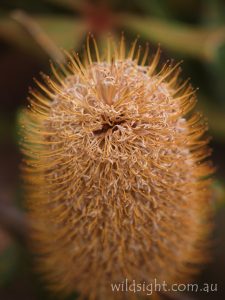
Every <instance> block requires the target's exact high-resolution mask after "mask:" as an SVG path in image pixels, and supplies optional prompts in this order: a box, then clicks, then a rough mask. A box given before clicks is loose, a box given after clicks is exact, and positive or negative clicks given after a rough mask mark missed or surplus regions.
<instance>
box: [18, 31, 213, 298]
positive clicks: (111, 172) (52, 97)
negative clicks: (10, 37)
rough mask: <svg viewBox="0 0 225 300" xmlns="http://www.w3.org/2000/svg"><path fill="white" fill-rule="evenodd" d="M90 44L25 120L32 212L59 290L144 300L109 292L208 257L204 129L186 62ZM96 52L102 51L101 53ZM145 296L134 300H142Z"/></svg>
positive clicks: (34, 96) (187, 273) (41, 91)
mask: <svg viewBox="0 0 225 300" xmlns="http://www.w3.org/2000/svg"><path fill="white" fill-rule="evenodd" d="M148 52H149V47H148V45H147V46H146V50H145V52H144V53H143V54H141V48H140V47H139V48H138V47H137V40H136V41H135V42H134V43H133V45H132V47H131V49H130V51H129V53H127V51H126V47H125V41H124V37H123V35H122V37H121V41H120V43H119V45H117V44H116V42H114V40H113V38H111V37H109V38H108V40H107V51H106V53H105V55H104V56H102V55H101V54H100V53H99V49H98V47H97V44H96V41H95V39H94V38H93V37H91V36H88V38H87V48H86V51H85V54H84V59H83V60H81V59H80V58H79V56H78V54H76V53H72V52H65V53H66V56H67V58H68V64H67V65H65V66H58V67H55V66H53V65H51V67H52V75H51V76H46V75H43V77H44V79H45V81H46V84H43V83H40V82H38V81H36V82H37V85H38V89H37V90H31V91H30V94H31V96H30V99H29V102H30V106H29V108H28V109H26V111H25V113H24V115H23V118H22V120H21V123H22V126H21V129H22V135H23V140H22V146H21V148H22V151H23V153H24V158H25V159H24V160H25V163H24V165H23V178H24V181H25V190H26V199H27V201H26V203H27V208H28V210H29V216H30V218H31V220H32V223H33V224H34V225H33V230H32V232H31V245H32V250H33V251H34V253H35V254H36V260H37V261H36V265H37V269H38V270H39V271H40V272H41V273H42V274H43V276H44V278H45V279H46V282H47V284H48V286H49V288H50V289H51V290H53V291H54V292H56V293H62V294H63V295H67V294H70V293H72V292H74V291H76V292H78V293H79V294H80V295H81V298H82V297H83V298H84V299H101V300H105V299H137V298H138V297H139V296H140V295H142V296H145V295H146V293H145V292H143V293H141V292H140V293H138V294H133V293H124V292H122V291H121V292H113V291H112V287H111V284H113V283H118V282H123V281H124V280H125V279H127V280H128V282H131V283H132V280H135V281H136V283H142V282H148V283H151V282H153V281H154V279H157V281H158V282H159V283H160V282H163V281H166V282H167V284H172V283H174V282H176V283H177V282H186V281H188V280H190V278H192V276H193V275H194V274H195V273H196V272H197V271H198V269H199V266H200V265H201V264H202V263H203V262H204V261H205V259H206V258H207V257H206V256H207V255H206V254H205V253H206V252H207V251H206V250H207V240H208V234H209V232H210V228H211V224H210V223H211V221H210V219H211V205H210V199H211V193H210V176H209V175H210V174H211V173H212V172H213V168H212V166H211V163H210V161H209V160H208V156H209V155H210V149H209V148H208V146H207V144H208V142H209V138H208V137H207V135H206V134H205V133H206V130H207V125H206V124H205V121H204V119H203V117H202V115H201V114H199V113H196V112H193V108H194V106H195V103H196V95H195V91H194V90H193V88H192V87H191V86H190V84H189V83H188V81H185V82H181V81H180V79H179V78H180V68H179V64H176V65H173V64H172V63H171V62H167V63H166V64H165V65H163V66H162V67H160V66H159V65H160V64H159V60H160V50H159V49H158V50H157V52H156V54H155V55H153V58H152V59H151V60H150V62H149V63H147V60H148V56H149V55H148ZM93 53H94V54H93ZM136 297H137V298H136Z"/></svg>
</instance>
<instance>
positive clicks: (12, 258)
mask: <svg viewBox="0 0 225 300" xmlns="http://www.w3.org/2000/svg"><path fill="white" fill-rule="evenodd" d="M18 252H19V251H18V248H17V246H16V245H15V244H12V245H10V246H9V247H8V248H7V249H6V250H5V251H3V252H2V253H1V254H0V286H3V285H5V284H6V283H8V282H9V281H10V280H11V278H12V277H13V275H14V274H15V271H16V269H17V266H18V264H19V253H18Z"/></svg>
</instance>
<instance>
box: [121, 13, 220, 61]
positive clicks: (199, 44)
mask: <svg viewBox="0 0 225 300" xmlns="http://www.w3.org/2000/svg"><path fill="white" fill-rule="evenodd" d="M120 25H123V26H124V27H125V28H127V29H129V30H131V31H133V32H137V33H139V34H140V35H141V36H142V37H144V38H146V39H149V40H150V41H153V42H155V43H161V44H162V46H163V47H166V48H167V49H168V50H171V51H174V52H177V53H180V54H183V55H186V56H191V57H195V58H198V59H200V60H203V61H208V62H209V61H213V60H214V58H215V53H216V51H217V49H218V48H219V47H220V46H221V45H222V44H224V43H225V27H217V28H216V29H210V28H203V27H202V28H199V27H197V28H196V27H191V26H188V25H185V24H184V23H178V22H176V23H172V22H166V21H163V20H160V19H155V18H140V17H136V16H132V15H123V16H121V18H120Z"/></svg>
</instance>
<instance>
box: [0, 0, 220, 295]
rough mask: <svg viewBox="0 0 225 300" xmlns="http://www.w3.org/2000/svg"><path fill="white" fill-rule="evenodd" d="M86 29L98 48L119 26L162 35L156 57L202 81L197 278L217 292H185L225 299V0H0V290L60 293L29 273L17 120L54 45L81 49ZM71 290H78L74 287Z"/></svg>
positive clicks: (147, 36) (130, 33) (153, 40)
mask: <svg viewBox="0 0 225 300" xmlns="http://www.w3.org/2000/svg"><path fill="white" fill-rule="evenodd" d="M89 31H91V32H92V33H94V34H95V37H96V38H97V40H98V41H99V45H100V47H101V44H103V42H102V41H104V38H105V36H106V35H107V34H108V32H113V33H115V34H118V36H120V34H121V32H122V31H124V32H125V36H126V41H127V44H128V45H130V44H131V42H132V41H133V39H134V38H135V37H136V36H137V35H140V38H139V43H140V44H142V45H145V42H146V41H149V43H150V46H151V47H150V49H151V51H152V53H154V51H155V49H156V47H157V45H158V43H160V44H161V48H162V50H163V55H162V60H167V59H168V58H171V57H172V58H174V59H175V60H181V59H183V60H184V63H183V65H182V68H183V77H184V78H187V77H189V76H190V77H191V81H192V83H193V86H194V87H199V91H198V99H199V101H198V106H199V108H200V109H201V110H203V112H204V113H205V115H206V116H207V117H208V121H209V127H210V134H211V135H212V137H213V140H212V142H211V146H212V148H213V161H214V164H215V166H216V167H217V173H216V175H215V180H214V183H213V190H214V193H213V194H214V195H213V197H214V201H215V205H214V206H215V214H216V215H215V223H216V224H215V229H214V233H213V238H212V239H213V244H212V260H211V261H210V262H209V263H208V265H206V266H205V268H204V269H203V270H202V272H201V274H200V275H199V276H198V277H197V278H196V282H197V283H199V284H202V283H204V282H207V283H209V284H211V283H212V284H215V283H217V284H218V291H217V292H211V293H206V292H198V293H191V294H190V295H189V296H190V297H192V298H194V299H216V300H219V299H224V298H225V1H224V0H188V1H180V0H124V1H121V0H108V1H85V0H83V1H78V0H77V1H76V0H32V1H31V0H0V145H1V147H0V299H1V300H14V299H17V300H20V299H21V300H37V299H38V300H39V299H41V300H45V299H46V300H48V299H60V298H58V297H56V296H55V295H54V296H51V295H49V293H48V292H47V291H46V290H45V288H44V284H43V283H42V281H41V280H40V278H39V277H38V276H37V275H36V274H35V273H34V272H33V267H32V258H31V255H30V253H29V251H28V250H27V246H26V233H27V224H26V219H25V218H24V216H23V204H22V199H23V195H22V191H21V182H20V177H19V165H20V160H21V155H20V152H19V147H18V141H19V137H18V125H17V120H18V116H19V114H20V111H21V108H22V107H24V106H25V105H27V100H26V96H27V94H28V87H29V86H33V80H32V78H33V77H37V78H39V77H40V75H39V72H40V71H45V72H48V71H49V59H51V60H52V61H62V60H63V57H62V54H61V52H60V48H65V49H75V50H76V51H82V48H83V45H84V44H85V38H86V34H87V32H89ZM87 284H88V283H87ZM176 297H178V298H176V299H182V298H183V297H184V295H183V294H182V295H176ZM61 299H62V298H61ZM68 299H76V295H72V296H71V298H68ZM174 299H175V298H174Z"/></svg>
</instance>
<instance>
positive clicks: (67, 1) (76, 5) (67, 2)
mask: <svg viewBox="0 0 225 300" xmlns="http://www.w3.org/2000/svg"><path fill="white" fill-rule="evenodd" d="M45 1H46V2H49V3H53V4H55V5H58V6H61V7H66V8H69V9H72V10H76V9H78V10H79V9H80V7H81V4H82V0H63V1H62V0H45ZM83 2H84V1H83Z"/></svg>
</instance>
